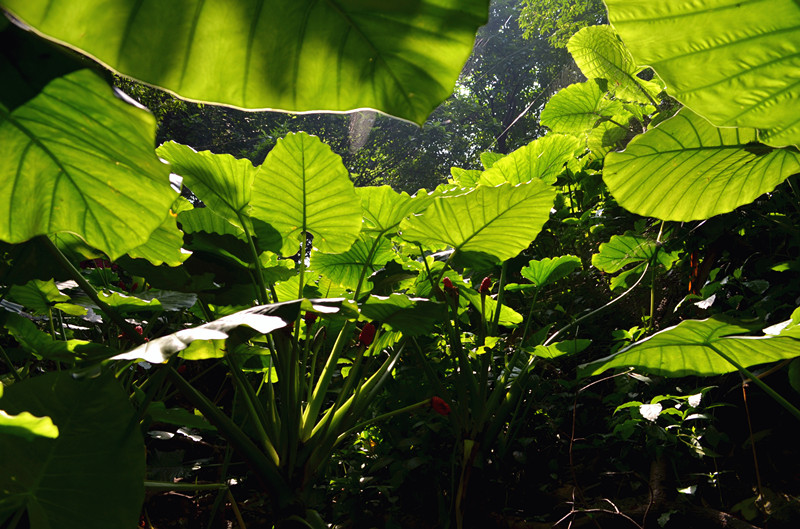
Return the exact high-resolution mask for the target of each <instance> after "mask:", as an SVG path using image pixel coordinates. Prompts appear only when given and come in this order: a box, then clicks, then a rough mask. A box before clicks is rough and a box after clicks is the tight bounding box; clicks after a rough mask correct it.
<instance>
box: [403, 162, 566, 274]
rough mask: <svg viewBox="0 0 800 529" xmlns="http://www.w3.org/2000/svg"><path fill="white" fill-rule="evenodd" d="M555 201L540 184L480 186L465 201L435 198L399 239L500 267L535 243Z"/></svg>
mask: <svg viewBox="0 0 800 529" xmlns="http://www.w3.org/2000/svg"><path fill="white" fill-rule="evenodd" d="M504 160H505V158H504ZM498 163H500V162H498ZM495 167H496V165H495ZM554 199H555V190H554V189H553V188H552V186H549V185H547V184H545V183H544V182H543V181H541V180H533V181H531V182H529V183H526V184H519V185H516V186H512V185H511V184H504V185H501V186H498V187H488V186H480V187H478V188H477V189H475V190H474V191H471V192H469V193H466V194H463V195H458V196H453V197H440V198H435V199H434V200H433V203H432V204H431V205H430V206H429V207H428V209H426V210H425V212H424V213H422V214H421V215H415V216H412V217H410V218H408V219H406V220H404V221H403V222H402V223H401V224H400V231H401V234H402V237H403V239H405V240H407V241H410V242H418V243H420V244H422V245H423V246H429V247H431V248H434V249H440V248H441V247H442V246H444V245H447V246H450V247H451V248H453V249H454V250H456V251H457V252H475V253H484V254H488V255H490V256H492V257H494V258H495V259H497V260H498V261H504V260H506V259H510V258H512V257H514V256H516V255H517V254H518V253H519V252H521V251H522V250H524V249H525V248H527V247H528V246H529V245H530V243H531V241H533V239H535V238H536V236H537V235H538V234H539V231H540V230H541V229H542V226H543V225H544V223H545V222H546V221H547V219H548V218H549V216H550V209H551V208H552V206H553V200H554Z"/></svg>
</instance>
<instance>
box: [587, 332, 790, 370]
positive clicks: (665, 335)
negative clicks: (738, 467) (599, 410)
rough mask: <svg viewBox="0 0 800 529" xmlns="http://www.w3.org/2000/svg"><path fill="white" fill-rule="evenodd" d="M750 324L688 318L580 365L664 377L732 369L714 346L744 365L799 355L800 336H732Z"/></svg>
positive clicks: (589, 368)
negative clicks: (614, 352) (606, 355)
mask: <svg viewBox="0 0 800 529" xmlns="http://www.w3.org/2000/svg"><path fill="white" fill-rule="evenodd" d="M750 330H751V329H749V328H747V327H745V326H742V325H739V324H736V323H732V322H729V321H726V320H725V319H723V318H721V317H712V318H709V319H706V320H687V321H684V322H681V323H679V324H678V325H676V326H674V327H670V328H669V329H664V330H663V331H661V332H658V333H656V334H654V335H652V336H650V337H649V338H645V339H644V340H641V341H639V342H636V343H635V344H632V345H629V346H628V347H626V348H624V349H622V350H620V351H619V352H617V353H616V354H613V355H611V356H609V357H607V358H603V359H601V360H597V361H595V362H591V363H589V364H585V365H583V366H581V371H582V372H585V373H586V374H592V375H597V374H600V373H602V372H603V371H605V370H607V369H611V368H615V367H637V368H641V369H644V370H645V371H647V372H648V373H652V374H655V375H660V376H668V377H683V376H688V375H695V376H711V375H719V374H722V373H730V372H732V371H736V367H735V366H733V364H731V363H730V362H728V361H727V360H725V359H724V358H722V357H721V356H720V355H719V354H717V353H716V352H715V351H714V350H713V349H712V347H713V348H716V349H719V350H720V351H722V352H723V353H724V354H725V355H727V356H729V357H730V358H731V359H732V360H734V361H735V362H737V363H738V364H739V365H741V366H743V367H749V366H753V365H757V364H766V363H770V362H776V361H778V360H785V359H788V358H794V357H796V356H800V340H798V339H797V338H796V337H792V336H769V335H765V336H735V335H737V334H743V333H747V332H750Z"/></svg>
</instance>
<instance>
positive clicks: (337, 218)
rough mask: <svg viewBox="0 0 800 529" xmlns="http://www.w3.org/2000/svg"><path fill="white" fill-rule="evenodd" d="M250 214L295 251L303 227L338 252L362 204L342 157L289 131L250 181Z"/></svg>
mask: <svg viewBox="0 0 800 529" xmlns="http://www.w3.org/2000/svg"><path fill="white" fill-rule="evenodd" d="M251 214H252V216H253V217H254V218H256V219H259V220H263V221H264V222H266V223H268V224H270V225H271V226H272V227H273V228H275V229H276V230H278V232H279V233H280V234H281V236H283V247H282V249H281V251H282V253H283V255H293V254H295V253H297V252H298V251H299V248H300V236H301V233H302V232H303V231H306V232H309V233H311V234H312V235H314V246H316V247H317V248H319V249H320V250H321V251H323V252H343V251H345V250H347V249H348V248H350V245H351V244H353V242H354V241H355V240H356V237H358V233H359V232H360V231H361V205H360V201H359V199H358V196H357V195H356V192H355V188H354V187H353V183H352V182H351V181H350V175H349V174H348V172H347V169H345V167H344V164H343V163H342V159H341V158H340V157H339V156H338V155H337V154H334V153H333V152H332V151H331V148H330V147H328V146H327V145H325V144H324V143H322V142H321V141H320V140H319V138H317V137H316V136H309V135H308V134H306V133H305V132H300V133H297V134H294V133H290V134H288V135H287V136H286V137H285V138H283V139H280V140H278V144H277V145H276V146H275V147H274V148H273V149H272V150H271V151H270V152H269V154H268V155H267V159H266V160H264V164H263V165H262V166H261V168H260V171H259V172H258V174H257V175H256V179H255V182H254V184H253V200H252V209H251Z"/></svg>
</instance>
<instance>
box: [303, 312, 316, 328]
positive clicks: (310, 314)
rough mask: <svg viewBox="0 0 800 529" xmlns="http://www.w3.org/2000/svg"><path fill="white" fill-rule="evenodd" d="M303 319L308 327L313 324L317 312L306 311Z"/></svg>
mask: <svg viewBox="0 0 800 529" xmlns="http://www.w3.org/2000/svg"><path fill="white" fill-rule="evenodd" d="M304 319H305V320H306V325H308V326H309V327H310V326H311V325H314V322H315V321H317V313H316V312H306V315H305V316H304Z"/></svg>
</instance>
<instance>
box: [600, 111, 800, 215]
mask: <svg viewBox="0 0 800 529" xmlns="http://www.w3.org/2000/svg"><path fill="white" fill-rule="evenodd" d="M798 171H800V154H798V152H797V151H796V150H795V149H773V148H770V147H767V146H765V145H762V144H759V143H756V131H755V130H754V129H735V128H717V127H714V126H713V125H711V124H710V123H708V121H706V120H705V119H703V118H702V117H700V116H698V115H697V114H695V113H694V112H692V111H690V110H689V109H686V108H684V109H682V110H681V111H680V112H679V113H678V114H677V115H676V116H675V117H673V118H670V119H668V120H667V121H664V122H663V123H661V124H660V125H659V126H658V127H656V128H654V129H651V130H649V131H647V132H646V133H645V134H642V135H640V136H637V137H636V138H634V139H633V140H632V141H631V142H630V143H629V144H628V147H627V148H626V149H625V151H623V152H620V153H617V152H614V153H611V154H609V155H608V156H607V157H606V162H605V168H604V170H603V179H604V180H605V182H606V184H607V185H608V188H609V190H610V191H611V194H612V195H614V198H616V199H617V201H618V202H619V204H620V205H621V206H622V207H624V208H625V209H627V210H629V211H632V212H633V213H637V214H639V215H643V216H648V217H656V218H659V219H663V220H676V221H689V220H698V219H707V218H709V217H713V216H714V215H719V214H720V213H727V212H729V211H733V210H734V209H735V208H737V207H739V206H741V205H743V204H748V203H750V202H752V201H753V200H755V199H756V198H757V197H758V196H759V195H761V194H763V193H767V192H769V191H772V190H773V189H775V187H776V186H777V185H778V184H780V183H781V182H783V181H784V180H785V179H786V178H787V177H788V176H790V175H792V174H794V173H796V172H798Z"/></svg>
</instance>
